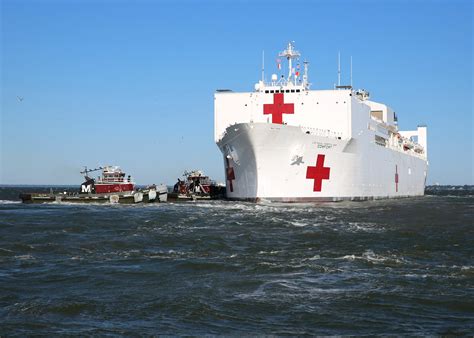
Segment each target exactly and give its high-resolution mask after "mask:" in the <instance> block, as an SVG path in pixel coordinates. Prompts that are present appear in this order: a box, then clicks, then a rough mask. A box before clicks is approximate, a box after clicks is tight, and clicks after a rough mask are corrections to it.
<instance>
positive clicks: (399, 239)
mask: <svg viewBox="0 0 474 338" xmlns="http://www.w3.org/2000/svg"><path fill="white" fill-rule="evenodd" d="M19 190H21V189H20V188H15V187H4V188H0V200H1V202H0V335H7V336H9V335H31V334H45V335H49V334H61V335H64V334H132V333H133V334H140V335H144V334H178V335H187V334H194V335H202V334H279V335H282V334H320V335H326V334H357V335H366V334H423V335H426V334H473V333H474V248H473V247H474V246H473V243H474V225H473V219H474V190H473V188H472V187H471V188H469V187H465V188H464V189H463V190H459V189H458V190H456V189H451V190H450V189H443V188H438V189H431V190H429V191H428V193H429V194H430V195H427V196H425V197H423V198H413V199H404V200H390V201H370V202H342V203H325V204H305V205H294V204H286V205H285V204H251V203H235V202H223V201H216V202H204V203H193V202H189V203H182V204H171V203H168V204H159V205H156V204H155V205H131V206H123V205H57V204H45V205H24V204H21V203H19V202H15V201H11V199H14V198H16V197H17V195H18V192H19ZM26 190H31V188H30V189H26Z"/></svg>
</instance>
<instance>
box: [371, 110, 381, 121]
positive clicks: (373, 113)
mask: <svg viewBox="0 0 474 338" xmlns="http://www.w3.org/2000/svg"><path fill="white" fill-rule="evenodd" d="M370 116H371V117H372V118H373V119H375V120H380V121H382V120H383V111H382V110H372V111H371V112H370Z"/></svg>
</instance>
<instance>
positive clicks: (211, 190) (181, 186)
mask: <svg viewBox="0 0 474 338" xmlns="http://www.w3.org/2000/svg"><path fill="white" fill-rule="evenodd" d="M183 177H184V179H183V180H181V179H179V178H178V182H176V184H175V185H174V187H173V191H172V192H171V193H169V194H168V197H169V199H170V200H178V201H186V200H211V199H220V198H225V186H224V185H219V184H217V183H216V182H214V181H212V180H211V179H210V178H209V176H207V175H205V174H204V173H203V172H202V171H200V170H193V171H185V172H184V174H183Z"/></svg>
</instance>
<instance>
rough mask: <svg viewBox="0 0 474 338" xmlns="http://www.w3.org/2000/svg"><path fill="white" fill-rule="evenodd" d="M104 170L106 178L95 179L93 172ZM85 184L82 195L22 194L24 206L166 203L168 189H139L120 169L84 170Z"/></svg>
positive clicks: (80, 193) (81, 188) (159, 187)
mask: <svg viewBox="0 0 474 338" xmlns="http://www.w3.org/2000/svg"><path fill="white" fill-rule="evenodd" d="M99 170H102V176H100V177H98V178H97V180H95V179H93V178H91V177H90V176H89V173H91V172H94V171H99ZM81 174H83V175H84V178H85V182H84V183H82V184H81V187H80V190H79V192H72V193H68V192H64V193H57V194H54V193H52V192H51V193H49V194H40V193H29V194H21V195H20V198H21V199H22V201H23V202H24V203H44V202H73V203H74V202H76V203H91V202H92V203H106V202H109V203H140V202H155V201H157V202H166V199H167V193H168V191H167V188H166V186H163V185H161V186H158V187H157V186H155V185H152V186H150V187H147V188H146V189H144V190H140V189H137V188H136V186H135V183H134V182H133V181H132V178H131V177H130V175H129V176H127V177H125V176H126V174H125V173H124V172H123V171H122V170H121V169H120V168H119V167H117V166H105V167H99V168H97V169H87V167H85V169H84V170H83V171H81Z"/></svg>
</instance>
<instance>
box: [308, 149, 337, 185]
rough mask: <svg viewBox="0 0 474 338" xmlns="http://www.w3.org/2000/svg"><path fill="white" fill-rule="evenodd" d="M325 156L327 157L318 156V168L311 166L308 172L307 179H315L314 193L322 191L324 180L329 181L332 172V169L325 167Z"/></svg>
mask: <svg viewBox="0 0 474 338" xmlns="http://www.w3.org/2000/svg"><path fill="white" fill-rule="evenodd" d="M325 156H326V155H321V154H318V158H317V159H316V166H315V167H311V166H310V167H308V169H307V170H306V178H307V179H314V186H313V191H321V187H322V182H323V180H328V179H329V173H330V171H331V168H329V167H325V166H324V157H325Z"/></svg>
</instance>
